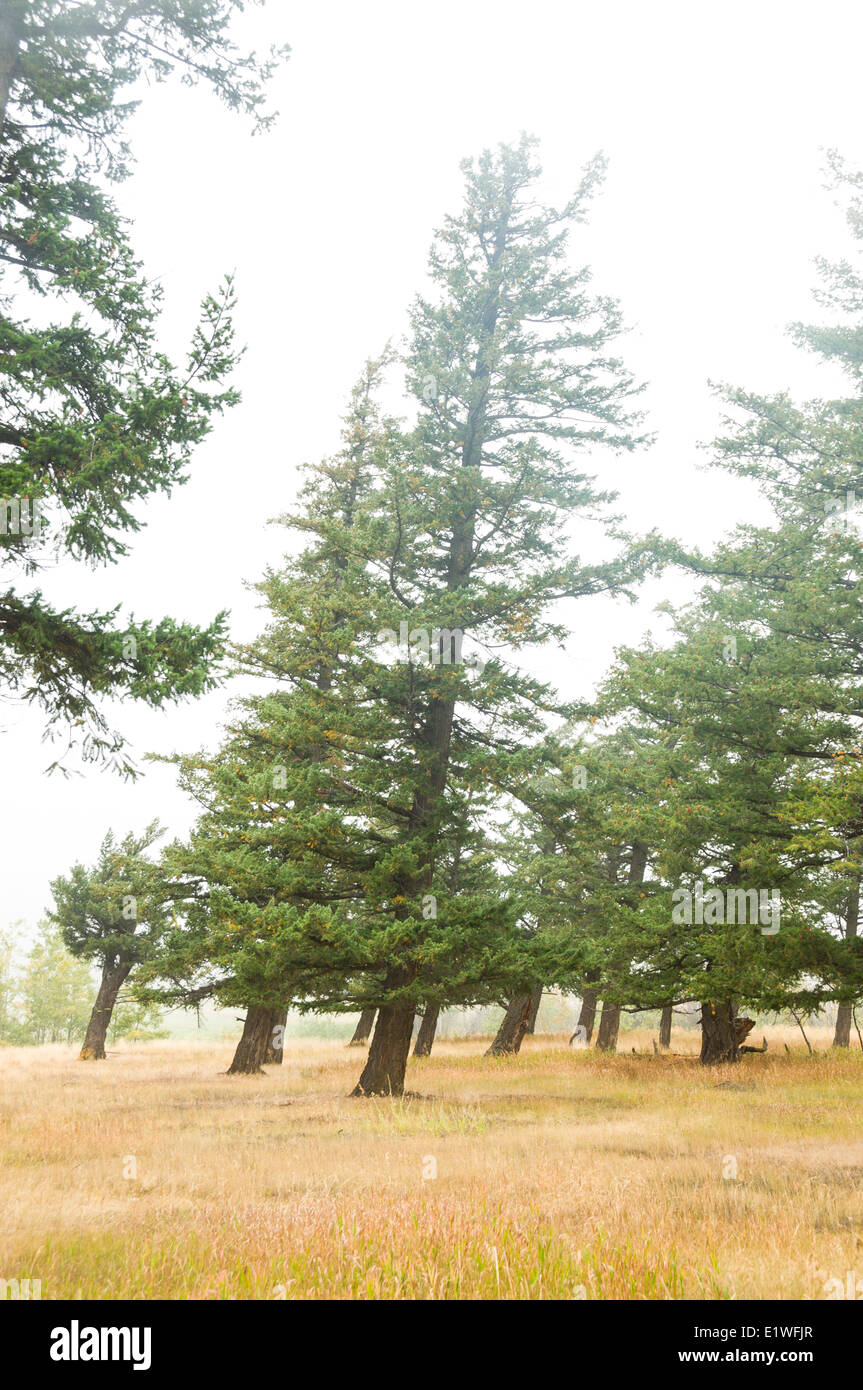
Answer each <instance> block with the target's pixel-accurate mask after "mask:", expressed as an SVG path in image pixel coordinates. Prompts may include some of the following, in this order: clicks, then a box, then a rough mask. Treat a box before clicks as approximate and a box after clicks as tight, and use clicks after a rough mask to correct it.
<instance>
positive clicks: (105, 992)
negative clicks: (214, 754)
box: [48, 821, 167, 1061]
mask: <svg viewBox="0 0 863 1390" xmlns="http://www.w3.org/2000/svg"><path fill="white" fill-rule="evenodd" d="M163 834H164V831H163V830H162V828H161V826H160V825H159V823H158V821H153V822H152V824H151V825H148V826H147V828H146V830H144V831H143V833H142V834H140V835H134V834H131V835H127V836H126V837H125V838H124V839H123V840H120V841H118V840H117V839H116V837H115V836H114V834H113V832H111V831H109V832H108V834H107V835H106V836H105V839H104V840H103V841H102V846H101V849H100V851H99V858H98V860H97V862H96V864H95V865H94V867H93V868H89V869H88V868H85V867H84V865H82V864H76V865H75V866H74V867H73V868H72V869H71V871H70V872H69V874H68V875H65V876H62V877H60V878H57V879H55V880H54V882H53V883H52V884H51V891H52V893H53V896H54V905H53V908H52V909H51V911H50V912H49V914H48V918H49V921H50V922H52V923H53V924H54V925H55V926H56V927H58V928H59V929H60V931H61V933H62V936H63V941H64V943H65V945H66V948H67V950H69V951H70V952H71V954H72V955H73V956H78V957H80V958H81V959H83V960H89V961H95V962H97V964H98V965H99V966H100V967H101V971H102V978H101V982H100V985H99V992H98V994H97V996H96V1002H95V1004H94V1005H93V1012H92V1014H91V1016H90V1022H89V1024H88V1025H87V1031H86V1034H85V1037H84V1044H83V1046H82V1048H81V1061H99V1060H102V1059H104V1057H105V1038H106V1036H107V1032H108V1028H109V1026H110V1023H111V1017H112V1014H113V1012H114V1006H115V1004H116V1002H117V996H118V994H119V992H120V990H121V988H122V987H123V985H124V984H125V982H126V980H127V979H128V978H129V976H130V974H131V973H132V971H133V970H134V969H135V967H136V966H138V965H140V963H141V962H142V961H144V960H146V959H147V958H148V957H149V956H151V955H152V954H153V953H154V952H155V950H156V947H157V944H158V941H159V937H160V935H161V933H162V932H163V931H164V929H165V927H166V922H167V912H166V892H165V885H164V880H163V878H162V875H161V873H160V871H159V868H158V865H157V864H156V863H154V862H153V861H152V860H151V859H149V858H148V857H147V851H148V850H149V849H151V848H152V847H153V845H154V844H155V843H156V841H157V840H159V839H160V838H161V836H162V835H163Z"/></svg>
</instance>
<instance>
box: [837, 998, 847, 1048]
mask: <svg viewBox="0 0 863 1390" xmlns="http://www.w3.org/2000/svg"><path fill="white" fill-rule="evenodd" d="M833 1046H834V1047H850V1046H851V1005H850V1004H840V1005H839V1007H838V1008H837V1010H836V1030H835V1032H834V1034H833Z"/></svg>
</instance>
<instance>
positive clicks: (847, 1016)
mask: <svg viewBox="0 0 863 1390" xmlns="http://www.w3.org/2000/svg"><path fill="white" fill-rule="evenodd" d="M859 921H860V879H859V876H858V877H855V879H854V882H853V883H852V885H851V891H850V892H849V894H848V906H847V908H846V911H845V940H846V941H849V940H850V939H851V938H852V937H855V936H856V935H857V928H858V925H859ZM851 1008H852V1006H851V1005H850V1004H840V1005H839V1007H838V1009H837V1010H836V1031H835V1032H834V1034H833V1046H834V1047H850V1046H851Z"/></svg>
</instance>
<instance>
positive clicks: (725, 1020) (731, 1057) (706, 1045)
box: [701, 999, 740, 1067]
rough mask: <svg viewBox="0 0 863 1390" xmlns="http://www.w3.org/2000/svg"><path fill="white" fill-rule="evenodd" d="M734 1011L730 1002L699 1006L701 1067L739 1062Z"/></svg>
mask: <svg viewBox="0 0 863 1390" xmlns="http://www.w3.org/2000/svg"><path fill="white" fill-rule="evenodd" d="M736 1012H737V1011H736V1009H735V1007H734V1004H733V1002H732V1000H730V999H725V1000H723V1001H722V1002H721V1003H719V1004H711V1003H702V1005H701V1065H702V1066H704V1067H713V1066H718V1065H720V1064H724V1063H726V1062H737V1061H739V1060H740V1053H739V1052H738V1036H737V1025H736Z"/></svg>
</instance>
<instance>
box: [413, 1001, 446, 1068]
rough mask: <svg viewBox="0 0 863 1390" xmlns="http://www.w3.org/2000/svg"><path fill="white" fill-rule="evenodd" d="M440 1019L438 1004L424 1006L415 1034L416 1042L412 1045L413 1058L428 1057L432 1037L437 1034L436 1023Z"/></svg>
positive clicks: (432, 1040)
mask: <svg viewBox="0 0 863 1390" xmlns="http://www.w3.org/2000/svg"><path fill="white" fill-rule="evenodd" d="M439 1017H440V1005H439V1004H426V1008H425V1013H424V1014H423V1021H422V1023H421V1024H420V1030H419V1032H418V1033H417V1040H416V1042H415V1043H414V1056H415V1057H430V1056H431V1050H432V1044H433V1042H434V1035H435V1033H436V1032H437V1021H438V1018H439Z"/></svg>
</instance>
